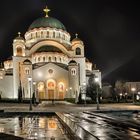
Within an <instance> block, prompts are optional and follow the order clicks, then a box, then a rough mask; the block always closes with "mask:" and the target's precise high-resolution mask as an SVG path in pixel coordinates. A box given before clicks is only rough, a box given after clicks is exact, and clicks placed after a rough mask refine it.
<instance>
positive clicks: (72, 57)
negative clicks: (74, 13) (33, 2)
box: [0, 13, 101, 102]
mask: <svg viewBox="0 0 140 140" xmlns="http://www.w3.org/2000/svg"><path fill="white" fill-rule="evenodd" d="M84 52H85V46H84V42H83V41H82V40H81V39H79V38H78V37H77V35H76V38H75V39H73V40H71V36H70V34H69V33H68V32H67V30H66V28H65V26H64V25H63V24H62V23H61V22H60V21H58V20H57V19H55V18H52V17H49V16H48V14H47V13H46V16H45V17H41V18H38V19H36V20H35V21H34V22H33V23H32V24H31V25H30V27H29V29H28V30H27V32H26V33H25V35H24V37H21V35H20V33H19V35H18V37H16V38H15V39H14V40H13V56H12V57H11V58H10V59H8V60H6V61H4V66H3V67H2V66H1V68H0V91H1V95H2V97H3V98H18V89H19V87H20V88H21V89H22V92H23V95H22V97H23V98H25V99H26V98H30V91H31V93H33V92H35V93H36V96H37V97H38V98H39V99H58V100H59V99H61V100H62V99H65V98H75V101H76V102H77V101H78V96H79V92H80V87H81V85H82V84H83V83H86V80H87V78H86V74H87V71H88V73H89V72H90V73H94V72H95V73H96V75H97V76H98V77H99V79H100V81H99V82H100V85H101V72H100V71H99V70H96V71H95V70H93V66H92V63H91V62H89V61H86V57H85V54H84ZM29 77H31V78H32V81H31V84H30V83H29V81H28V78H29Z"/></svg>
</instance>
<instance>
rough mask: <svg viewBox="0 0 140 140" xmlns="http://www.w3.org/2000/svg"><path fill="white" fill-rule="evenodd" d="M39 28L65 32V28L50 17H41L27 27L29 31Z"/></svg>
mask: <svg viewBox="0 0 140 140" xmlns="http://www.w3.org/2000/svg"><path fill="white" fill-rule="evenodd" d="M40 27H44V28H45V27H51V28H56V29H62V30H66V28H65V26H64V25H63V24H62V23H61V22H60V21H59V20H57V19H55V18H52V17H42V18H39V19H37V20H35V21H34V22H33V23H32V24H31V25H30V27H29V30H31V29H34V28H40Z"/></svg>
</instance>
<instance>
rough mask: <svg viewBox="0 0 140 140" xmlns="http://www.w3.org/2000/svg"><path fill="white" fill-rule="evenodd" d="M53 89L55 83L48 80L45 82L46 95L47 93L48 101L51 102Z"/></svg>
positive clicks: (53, 93)
mask: <svg viewBox="0 0 140 140" xmlns="http://www.w3.org/2000/svg"><path fill="white" fill-rule="evenodd" d="M55 87H56V83H55V81H54V80H53V79H50V80H48V81H47V90H48V91H47V93H48V99H50V100H52V99H54V98H55Z"/></svg>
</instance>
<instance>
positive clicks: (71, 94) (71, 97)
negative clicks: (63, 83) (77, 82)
mask: <svg viewBox="0 0 140 140" xmlns="http://www.w3.org/2000/svg"><path fill="white" fill-rule="evenodd" d="M70 98H72V87H70Z"/></svg>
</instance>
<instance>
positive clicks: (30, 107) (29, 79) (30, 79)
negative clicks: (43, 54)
mask: <svg viewBox="0 0 140 140" xmlns="http://www.w3.org/2000/svg"><path fill="white" fill-rule="evenodd" d="M28 81H29V89H30V106H29V110H30V111H31V110H32V95H31V86H32V78H31V77H28Z"/></svg>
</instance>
